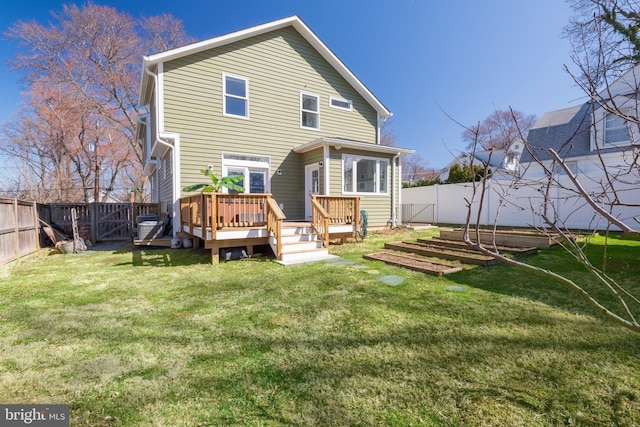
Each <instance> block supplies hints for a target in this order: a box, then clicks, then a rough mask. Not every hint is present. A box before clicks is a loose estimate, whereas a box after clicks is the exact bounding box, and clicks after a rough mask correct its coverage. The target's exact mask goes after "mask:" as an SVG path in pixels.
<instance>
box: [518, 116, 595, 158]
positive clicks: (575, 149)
mask: <svg viewBox="0 0 640 427" xmlns="http://www.w3.org/2000/svg"><path fill="white" fill-rule="evenodd" d="M590 110H591V104H590V103H584V104H582V105H576V106H573V107H569V108H564V109H562V110H555V111H549V112H547V113H544V114H543V115H542V116H541V117H540V119H538V121H537V122H536V123H535V124H534V125H533V127H531V129H529V134H528V135H527V144H526V148H525V150H524V152H523V153H522V156H521V157H520V163H529V162H532V161H535V158H537V159H539V160H543V161H544V160H551V156H550V155H549V154H548V152H547V151H546V150H547V149H549V148H553V149H555V150H556V152H557V153H558V154H559V155H560V156H561V157H565V156H566V157H579V156H586V155H588V154H590V150H591V134H590V125H591V114H590V113H591V111H590Z"/></svg>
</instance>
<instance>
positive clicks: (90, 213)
mask: <svg viewBox="0 0 640 427" xmlns="http://www.w3.org/2000/svg"><path fill="white" fill-rule="evenodd" d="M73 208H75V209H76V212H77V214H78V229H79V233H80V237H82V238H84V239H90V240H91V241H92V242H94V243H95V242H104V241H115V240H130V239H131V238H132V237H133V235H134V234H135V233H134V231H135V229H136V227H137V226H138V223H137V218H138V216H140V215H143V214H156V215H160V206H159V205H158V204H157V203H53V204H47V205H38V214H39V216H40V219H42V220H43V221H45V222H47V223H48V224H51V225H52V226H54V227H57V228H60V229H62V230H64V232H65V233H66V234H67V235H68V236H70V237H71V236H72V231H71V226H72V223H71V209H73ZM164 219H165V218H163V217H160V220H161V221H164Z"/></svg>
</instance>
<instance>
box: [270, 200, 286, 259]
mask: <svg viewBox="0 0 640 427" xmlns="http://www.w3.org/2000/svg"><path fill="white" fill-rule="evenodd" d="M284 219H285V216H284V213H282V210H281V209H280V206H278V204H277V203H276V201H275V200H274V199H273V198H272V197H268V198H267V235H273V236H274V237H275V240H276V248H275V256H276V258H277V259H280V257H281V256H282V222H283V221H284Z"/></svg>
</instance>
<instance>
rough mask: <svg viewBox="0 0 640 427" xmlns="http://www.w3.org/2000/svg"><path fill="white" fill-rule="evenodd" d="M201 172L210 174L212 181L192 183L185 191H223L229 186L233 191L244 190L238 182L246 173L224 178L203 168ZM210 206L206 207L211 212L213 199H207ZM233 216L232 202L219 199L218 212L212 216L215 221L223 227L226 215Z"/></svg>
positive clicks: (218, 226) (239, 191)
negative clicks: (222, 223)
mask: <svg viewBox="0 0 640 427" xmlns="http://www.w3.org/2000/svg"><path fill="white" fill-rule="evenodd" d="M200 173H201V174H203V175H205V176H209V178H210V179H211V182H210V183H206V184H205V183H199V184H192V185H188V186H186V187H184V188H183V189H182V190H183V191H198V190H200V191H201V192H202V193H221V192H222V189H223V188H227V189H229V190H232V191H236V192H238V193H242V192H244V188H243V187H242V186H241V185H238V182H240V181H242V180H243V179H244V175H230V176H225V177H222V178H218V177H217V176H216V175H215V174H213V173H212V172H211V171H210V170H204V169H201V170H200ZM207 204H208V206H207V207H206V209H207V212H211V208H212V207H211V199H208V201H207ZM225 216H226V217H227V218H229V217H233V216H234V215H233V209H232V207H231V206H230V202H229V201H226V202H221V201H220V200H218V202H217V214H215V217H214V218H212V221H213V222H214V223H218V225H217V227H216V228H218V229H220V228H222V226H221V225H220V223H221V222H224V217H225Z"/></svg>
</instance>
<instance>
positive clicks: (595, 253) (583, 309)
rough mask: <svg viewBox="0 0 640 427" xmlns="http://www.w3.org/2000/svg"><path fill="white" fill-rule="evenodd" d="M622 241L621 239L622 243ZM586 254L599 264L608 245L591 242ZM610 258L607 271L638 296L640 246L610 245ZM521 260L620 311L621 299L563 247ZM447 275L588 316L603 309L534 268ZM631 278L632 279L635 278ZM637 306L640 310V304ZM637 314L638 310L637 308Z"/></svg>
mask: <svg viewBox="0 0 640 427" xmlns="http://www.w3.org/2000/svg"><path fill="white" fill-rule="evenodd" d="M620 243H621V242H620ZM585 254H586V255H587V256H588V257H589V259H590V260H591V262H592V263H593V264H594V265H595V266H597V267H599V268H602V265H601V264H600V265H598V262H599V261H600V262H601V261H602V259H603V256H604V254H605V248H604V245H601V244H589V247H588V248H587V249H586V250H585ZM606 254H607V257H608V261H607V262H608V265H607V274H609V275H610V276H611V277H613V278H614V279H615V280H617V281H618V283H619V284H620V285H623V286H625V287H626V288H627V290H628V291H630V292H632V293H635V294H636V295H638V293H639V292H640V288H639V287H638V286H637V279H636V278H637V276H638V274H640V266H639V264H638V263H637V260H638V259H640V247H638V246H627V245H624V243H622V244H616V243H613V244H611V243H610V244H609V245H608V247H607V249H606ZM517 259H519V260H520V261H522V262H524V263H526V264H530V265H533V266H536V267H539V268H542V269H543V270H548V271H551V272H553V273H555V274H557V275H559V276H561V277H565V278H568V279H570V280H572V281H573V282H574V283H575V284H576V285H578V286H580V287H581V288H582V289H583V290H585V291H586V292H588V293H589V294H590V295H591V296H593V297H595V298H596V299H597V300H598V302H599V303H600V304H603V305H604V306H606V307H607V308H609V309H610V310H611V311H613V312H616V313H618V314H621V313H620V307H619V305H618V302H617V301H616V300H615V299H614V298H613V297H612V296H611V294H609V293H608V291H607V290H606V287H605V286H603V285H602V284H601V283H600V282H599V281H598V280H597V279H596V278H595V276H593V275H592V274H590V273H589V272H587V270H586V269H585V267H584V266H583V265H582V264H580V263H578V262H576V261H575V260H574V259H572V258H571V256H570V255H568V254H567V252H566V251H565V250H564V249H563V248H561V247H559V246H556V247H553V248H549V249H542V250H540V251H539V252H538V254H537V255H530V256H523V257H518V258H517ZM447 278H448V279H449V280H451V281H453V282H456V283H459V284H461V285H466V286H469V287H472V288H477V289H482V290H485V291H488V292H494V293H498V294H503V295H508V296H512V297H518V298H526V299H529V300H532V301H537V302H541V303H543V304H546V305H549V306H552V307H556V308H560V309H562V310H567V311H571V312H575V313H579V314H585V315H588V316H598V315H599V314H598V313H599V310H597V309H596V308H595V307H593V306H592V305H590V303H588V302H587V301H586V300H584V299H583V298H582V297H581V296H579V295H578V293H577V291H574V290H572V289H571V288H570V287H569V286H567V285H566V284H563V283H560V282H558V281H555V280H553V279H552V278H550V277H549V276H546V275H544V274H542V272H541V273H540V274H536V273H535V272H534V271H532V270H528V269H525V268H521V267H517V266H511V265H507V264H499V265H497V266H495V267H478V268H474V269H470V270H463V271H461V272H457V273H454V274H450V275H448V276H447ZM629 278H632V279H631V280H630V279H629ZM635 309H638V307H637V306H636V307H635ZM636 314H638V311H637V310H636Z"/></svg>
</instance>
